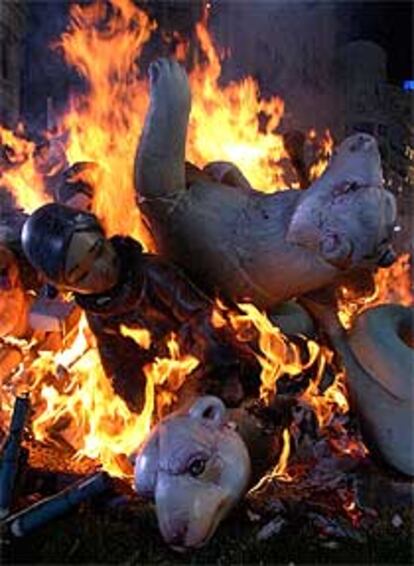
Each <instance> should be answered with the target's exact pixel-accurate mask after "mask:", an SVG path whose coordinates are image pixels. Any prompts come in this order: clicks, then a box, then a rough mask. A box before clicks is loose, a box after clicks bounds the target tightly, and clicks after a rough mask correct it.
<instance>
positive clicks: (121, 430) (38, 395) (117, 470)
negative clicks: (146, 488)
mask: <svg viewBox="0 0 414 566" xmlns="http://www.w3.org/2000/svg"><path fill="white" fill-rule="evenodd" d="M87 332H88V330H87V327H85V326H84V325H80V331H79V334H78V337H77V339H76V341H75V342H76V346H73V347H72V349H71V355H70V356H66V358H65V361H66V363H68V364H71V365H70V367H67V370H68V372H69V377H68V378H67V379H64V378H60V377H59V371H58V366H57V364H56V360H53V355H52V354H51V353H44V354H43V355H41V356H40V357H39V358H38V359H37V360H36V361H35V362H34V364H33V366H32V367H31V370H30V373H31V374H32V379H33V381H32V383H31V387H30V389H31V390H32V403H33V406H34V410H35V416H34V418H33V423H32V429H33V433H34V436H35V438H36V440H40V441H48V442H50V441H52V440H53V438H55V436H56V433H55V432H54V429H57V430H60V428H62V430H60V432H59V435H60V436H61V437H63V438H64V440H65V441H66V442H67V443H68V444H70V445H71V446H72V447H73V448H74V449H75V455H74V458H82V457H83V456H86V457H88V458H92V459H95V460H97V461H99V462H100V464H101V465H102V467H103V468H104V469H105V470H106V471H107V472H108V473H110V474H112V475H115V476H119V477H126V476H128V475H129V474H130V472H131V470H130V469H129V467H128V466H127V462H126V460H125V455H129V454H132V453H133V452H135V451H136V450H137V448H138V447H139V445H140V444H141V443H142V442H143V440H144V439H145V437H146V436H147V434H148V432H149V430H150V427H151V424H152V419H153V414H154V410H155V408H156V407H157V412H160V413H162V411H164V410H165V408H166V406H169V404H171V403H172V402H173V401H174V398H175V396H174V394H175V392H176V391H177V390H178V389H179V388H180V387H181V385H182V384H183V382H184V381H185V378H186V377H187V375H188V374H189V373H190V372H191V371H193V370H194V369H195V368H196V367H197V365H198V363H199V362H198V360H197V359H196V358H194V357H193V356H188V355H187V356H182V355H181V353H180V349H179V346H178V343H177V340H176V337H175V336H173V335H172V336H171V337H170V338H169V339H168V341H167V347H168V351H169V353H170V356H171V357H170V358H156V359H155V361H154V362H153V363H152V364H149V365H148V366H146V367H145V368H144V373H145V375H146V380H147V381H146V390H145V405H144V408H143V410H142V412H141V413H140V414H136V413H134V412H132V411H131V410H130V409H129V408H128V407H127V405H126V403H125V402H124V401H123V400H122V399H121V398H120V397H118V396H117V395H115V394H114V391H113V389H112V385H111V383H110V381H109V379H108V378H107V376H106V375H105V372H104V370H103V368H102V366H101V363H100V359H99V355H98V352H97V350H96V348H88V349H86V348H87V343H86V336H85V334H86V335H87ZM130 335H131V334H130ZM82 339H83V343H82ZM79 355H80V357H79ZM58 360H59V362H60V363H61V362H62V361H63V358H62V356H60V357H59V358H58ZM71 362H72V363H71ZM155 387H157V388H158V389H159V395H158V394H157V395H156V391H155ZM158 397H159V399H158ZM62 422H63V423H64V427H61V426H60V424H61V423H62ZM122 457H123V458H122Z"/></svg>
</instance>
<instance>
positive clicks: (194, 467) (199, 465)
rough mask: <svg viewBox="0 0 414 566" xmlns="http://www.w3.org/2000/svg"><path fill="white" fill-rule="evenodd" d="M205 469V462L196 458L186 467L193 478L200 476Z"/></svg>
mask: <svg viewBox="0 0 414 566" xmlns="http://www.w3.org/2000/svg"><path fill="white" fill-rule="evenodd" d="M205 469H206V460H204V459H203V458H196V459H195V460H193V461H192V462H191V464H190V465H189V467H188V471H189V473H190V475H191V476H193V478H196V477H197V476H200V475H201V474H202V473H203V472H204V470H205Z"/></svg>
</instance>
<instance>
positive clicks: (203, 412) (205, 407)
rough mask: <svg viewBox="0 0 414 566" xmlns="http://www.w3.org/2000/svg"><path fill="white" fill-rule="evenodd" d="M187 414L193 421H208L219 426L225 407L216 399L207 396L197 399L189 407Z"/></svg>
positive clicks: (222, 419)
mask: <svg viewBox="0 0 414 566" xmlns="http://www.w3.org/2000/svg"><path fill="white" fill-rule="evenodd" d="M188 414H189V415H190V417H191V418H193V419H198V420H208V421H211V422H212V423H214V424H216V425H217V426H220V425H221V424H222V423H223V421H224V417H225V415H226V407H225V405H224V403H223V401H221V400H220V399H219V398H218V397H213V396H212V395H208V396H206V397H201V398H200V399H198V400H197V401H196V402H195V403H194V405H192V406H191V408H190V410H189V411H188Z"/></svg>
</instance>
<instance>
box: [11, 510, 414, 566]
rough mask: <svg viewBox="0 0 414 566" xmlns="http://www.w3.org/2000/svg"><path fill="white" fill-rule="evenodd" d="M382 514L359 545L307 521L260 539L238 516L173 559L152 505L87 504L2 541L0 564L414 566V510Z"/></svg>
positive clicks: (237, 513)
mask: <svg viewBox="0 0 414 566" xmlns="http://www.w3.org/2000/svg"><path fill="white" fill-rule="evenodd" d="M394 514H395V509H385V510H384V509H383V510H382V512H381V516H380V517H379V518H378V519H377V520H376V522H375V523H374V524H373V525H372V527H371V528H370V531H369V532H366V533H365V534H364V537H363V538H364V542H355V541H352V540H348V539H345V540H342V541H341V540H334V539H332V538H331V539H329V540H328V539H321V538H320V537H318V536H317V535H316V534H315V530H314V529H313V528H312V525H310V524H309V522H303V523H302V524H295V525H293V524H290V525H289V526H288V527H286V528H285V529H284V530H282V531H281V532H280V533H279V534H278V535H277V536H274V537H272V538H270V539H268V540H266V541H261V542H259V541H258V540H257V537H256V535H257V532H258V531H259V529H260V528H261V526H262V524H258V523H254V522H251V521H250V520H249V519H248V517H247V513H246V508H245V506H241V507H239V508H238V509H236V510H235V511H234V512H233V514H232V515H231V516H230V517H229V518H228V519H227V520H226V521H225V522H224V523H223V524H222V525H221V526H220V527H219V529H218V531H217V533H216V535H215V537H214V538H213V540H212V541H211V542H210V543H209V544H208V545H207V546H206V547H205V548H202V549H200V550H196V551H192V552H189V553H187V554H178V553H176V552H174V551H172V550H171V549H169V548H168V547H167V546H166V545H165V543H164V542H163V541H162V539H161V536H160V534H159V532H158V529H157V523H156V518H155V514H154V510H153V507H152V506H151V505H150V504H141V503H136V504H128V506H126V507H118V508H116V507H115V508H108V507H105V506H103V504H102V502H99V501H98V502H96V503H94V504H93V505H91V504H90V503H89V504H88V505H85V506H83V507H81V508H80V509H78V510H77V511H74V512H73V513H72V514H70V515H67V516H65V517H62V518H60V519H58V520H55V521H54V522H53V523H52V524H49V525H47V526H46V527H44V528H42V529H41V530H39V531H37V532H36V533H34V534H32V535H30V536H28V537H26V538H25V539H15V540H12V541H9V542H7V541H6V539H5V538H3V544H2V551H3V552H2V564H122V565H124V566H133V565H141V564H165V565H166V564H223V565H224V564H286V565H289V564H292V565H293V564H294V565H296V564H375V565H376V564H412V563H413V557H414V553H413V539H412V526H413V522H412V511H411V510H409V509H405V510H400V511H399V515H400V516H401V517H402V519H403V524H402V525H401V526H398V527H395V526H393V525H392V522H391V519H392V517H393V515H394Z"/></svg>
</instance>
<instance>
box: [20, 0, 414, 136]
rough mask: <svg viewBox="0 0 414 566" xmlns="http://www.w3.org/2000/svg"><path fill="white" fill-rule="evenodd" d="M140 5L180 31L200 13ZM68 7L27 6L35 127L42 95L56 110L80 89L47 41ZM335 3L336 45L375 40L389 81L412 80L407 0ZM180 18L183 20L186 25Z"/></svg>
mask: <svg viewBox="0 0 414 566" xmlns="http://www.w3.org/2000/svg"><path fill="white" fill-rule="evenodd" d="M221 1H222V0H211V3H212V4H213V8H214V9H218V8H219V7H220V2H221ZM227 1H229V0H227ZM268 1H272V0H268ZM273 1H278V0H273ZM248 2H250V3H251V4H252V25H254V24H253V22H254V14H255V11H256V10H258V9H260V2H259V3H257V1H256V0H244V2H243V3H248ZM139 4H140V5H142V6H146V9H147V10H148V11H150V13H151V15H152V16H154V17H155V18H156V19H158V20H159V21H161V20H162V21H163V22H164V24H165V21H166V18H165V16H166V14H167V19H168V20H171V21H170V23H171V27H174V25H175V23H177V27H180V28H181V29H182V28H183V27H184V28H185V27H186V26H187V28H188V30H189V29H191V27H192V26H193V25H194V19H195V18H196V17H197V15H198V14H199V13H201V1H200V0H175V1H173V0H172V1H171V0H164V1H162V0H151V1H146V2H139ZM314 4H316V3H314ZM69 5H70V2H69V1H67V0H51V1H50V0H49V1H34V2H28V4H27V6H28V25H27V32H26V37H25V63H24V69H23V81H22V113H23V117H24V119H25V121H26V122H27V123H28V124H30V125H31V126H32V127H33V128H34V129H36V128H37V126H40V127H41V128H42V126H44V120H45V99H46V96H51V97H52V98H53V102H54V106H55V109H56V110H57V111H59V107H64V105H65V104H66V101H67V96H68V93H69V91H70V90H72V89H73V88H82V83H81V81H80V79H79V77H78V76H77V75H76V73H75V72H73V71H72V70H71V69H68V68H65V67H64V66H63V65H62V61H61V59H60V57H59V56H58V54H56V53H54V52H52V51H51V50H50V49H49V45H50V43H51V42H52V41H53V39H54V38H56V37H58V36H59V34H60V33H61V32H62V31H63V30H64V29H65V27H66V25H67V23H68V11H69ZM337 5H338V12H339V15H340V21H341V29H340V43H343V44H345V43H346V42H348V41H352V40H356V39H364V40H370V41H374V42H376V43H378V44H379V45H380V46H381V47H383V48H384V49H385V50H386V52H387V56H388V79H389V82H391V83H394V84H397V85H401V86H402V83H403V81H404V80H407V79H413V78H414V72H413V68H412V51H413V42H412V24H413V3H412V2H411V1H394V2H375V1H362V2H348V1H339V2H337ZM161 16H162V18H161ZM186 20H187V21H186ZM183 21H184V24H186V25H184V26H183ZM235 25H237V22H235ZM269 41H272V38H269Z"/></svg>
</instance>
